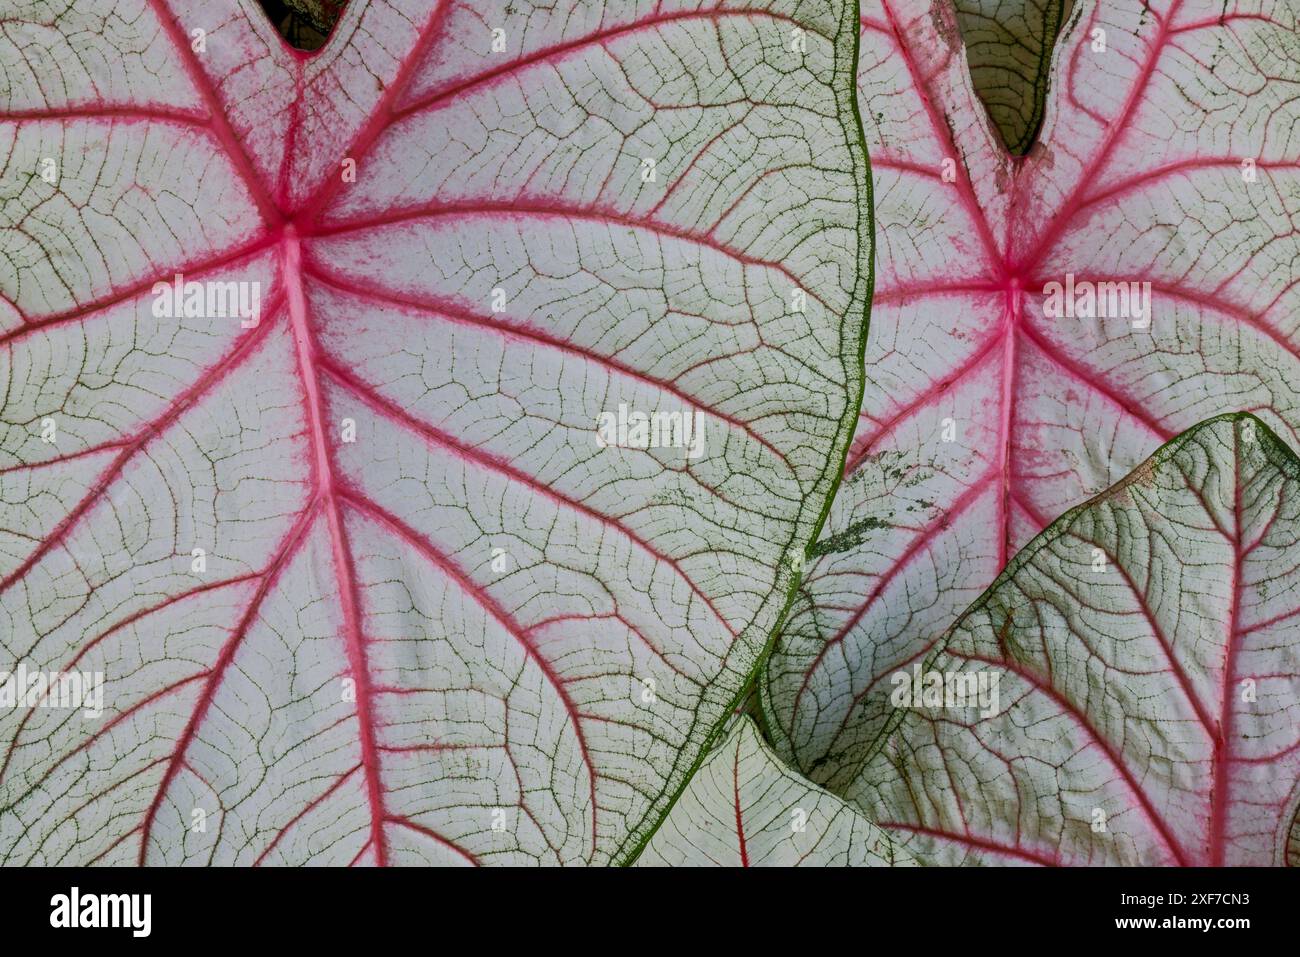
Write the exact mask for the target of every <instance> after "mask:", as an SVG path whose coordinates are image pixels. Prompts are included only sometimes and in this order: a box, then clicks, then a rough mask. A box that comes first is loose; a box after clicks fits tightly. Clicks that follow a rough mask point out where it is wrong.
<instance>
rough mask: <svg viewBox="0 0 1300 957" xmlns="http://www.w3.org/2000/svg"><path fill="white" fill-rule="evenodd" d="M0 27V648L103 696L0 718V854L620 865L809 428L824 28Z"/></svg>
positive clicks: (819, 292) (216, 23) (843, 299)
mask: <svg viewBox="0 0 1300 957" xmlns="http://www.w3.org/2000/svg"><path fill="white" fill-rule="evenodd" d="M3 19H4V28H3V31H0V63H4V64H5V70H6V71H7V72H6V74H5V83H4V84H3V85H2V87H0V88H2V89H3V96H4V99H3V102H2V103H0V117H3V123H2V125H0V135H3V137H4V150H3V154H2V155H3V157H4V166H5V172H4V179H3V182H4V183H5V184H6V186H5V189H6V190H8V193H7V194H6V195H5V197H4V204H3V217H4V221H3V224H0V228H3V236H4V240H3V248H4V251H5V252H4V257H3V260H2V261H0V291H2V292H3V295H4V299H5V304H4V311H3V313H2V314H0V338H2V341H3V346H2V348H3V358H4V362H3V365H0V397H2V398H0V401H2V402H3V405H2V406H0V422H2V423H3V432H2V433H0V448H3V453H2V454H3V458H2V459H0V503H2V504H0V609H2V612H0V655H3V658H2V659H0V666H3V667H5V668H6V669H7V670H16V669H17V668H18V667H21V668H23V669H25V670H26V671H27V672H35V673H40V674H44V675H51V674H53V673H54V672H60V673H66V672H68V671H72V670H75V671H77V672H78V673H84V674H86V675H88V676H94V675H97V674H102V676H103V677H104V684H103V685H102V686H101V688H102V691H103V699H104V700H103V708H104V713H103V714H102V716H99V717H96V716H95V715H94V714H93V713H92V712H93V711H94V710H95V709H93V708H87V709H82V710H79V711H75V712H74V711H70V710H68V709H67V708H62V709H60V708H56V707H53V705H54V704H55V703H56V702H55V698H54V696H53V695H50V696H41V695H40V694H37V696H36V698H37V699H38V700H36V703H35V704H34V705H32V706H30V707H18V708H16V709H10V710H3V711H0V860H3V861H4V862H5V863H65V864H68V863H86V862H92V861H93V862H104V863H119V862H141V863H169V864H175V863H191V862H212V863H240V864H252V863H259V862H260V863H267V864H272V863H342V864H346V863H349V862H356V863H362V864H398V863H408V862H448V863H474V862H477V863H492V862H530V861H538V862H548V863H554V862H562V863H567V862H607V861H615V862H617V861H621V860H625V859H629V858H631V857H632V856H634V854H635V853H636V851H637V849H638V847H639V845H640V843H641V842H643V841H644V839H645V837H646V836H647V834H648V833H649V832H650V830H652V829H653V827H654V826H655V825H656V824H657V823H658V821H659V820H660V819H661V817H662V815H663V814H664V813H665V811H666V809H667V807H668V806H669V804H670V803H671V801H672V800H673V797H674V795H675V794H676V793H677V792H678V791H679V790H680V788H681V787H682V786H683V784H684V782H685V780H686V778H687V776H688V774H689V772H690V770H691V769H692V766H693V765H694V764H695V763H696V762H697V761H698V760H699V759H700V758H701V756H702V749H703V747H704V745H705V743H706V742H707V741H709V740H710V739H711V738H712V736H713V734H714V732H715V730H716V728H717V727H718V726H719V724H720V723H721V722H722V721H723V720H724V718H725V717H726V716H727V715H728V714H730V713H731V708H732V705H733V702H734V701H735V700H736V699H737V698H738V696H739V694H740V692H741V689H742V687H743V685H744V684H745V682H746V680H747V676H748V674H749V673H750V672H751V671H752V670H753V668H754V666H755V663H756V661H757V659H758V656H759V654H760V652H761V651H762V650H763V648H764V647H765V645H766V644H767V642H768V641H769V640H770V638H771V635H772V632H773V630H774V629H775V627H776V624H777V621H778V619H779V617H780V616H781V614H782V612H783V609H784V608H785V607H786V605H787V604H788V601H789V597H790V591H791V587H792V581H793V578H794V574H795V572H794V569H795V568H796V567H797V565H798V561H797V559H798V556H799V555H801V554H802V553H803V548H804V546H805V545H806V544H807V543H808V542H809V541H810V539H811V538H812V536H813V534H814V533H815V529H816V528H817V527H818V525H819V524H820V522H821V518H822V514H823V512H824V509H825V507H826V500H827V497H828V496H829V494H830V490H831V488H832V485H833V483H834V482H835V481H836V480H837V478H838V475H839V473H840V468H841V464H842V458H843V454H844V449H845V447H846V445H847V443H848V441H849V438H850V436H851V433H852V430H853V427H854V417H855V409H856V401H857V398H858V397H859V396H860V390H861V348H862V337H863V333H864V314H865V299H866V290H867V287H868V283H869V274H868V273H867V271H866V268H865V264H867V263H869V262H870V246H869V243H870V234H871V233H870V219H869V212H868V211H867V209H866V204H865V203H864V196H865V194H866V192H867V185H868V184H867V181H866V176H865V169H866V167H865V156H864V155H863V153H862V150H861V127H860V123H859V121H857V119H856V114H855V113H854V109H853V66H854V47H855V41H856V30H855V27H856V20H855V13H854V11H851V10H849V9H847V7H846V5H845V4H844V3H841V2H838V0H825V2H816V0H808V2H793V0H791V2H783V0H771V2H765V0H755V2H750V3H745V4H740V5H721V4H719V5H708V4H706V5H703V6H701V5H697V4H685V5H681V6H680V7H677V6H666V5H663V4H653V3H648V2H647V3H639V4H631V3H627V4H608V5H606V4H601V3H597V2H584V0H570V2H563V3H558V4H557V3H546V4H532V3H527V2H521V0H511V2H494V3H482V2H474V3H472V4H471V3H453V2H441V3H422V4H411V3H408V4H402V5H391V4H387V3H380V2H369V3H367V2H363V0H353V2H351V3H349V4H348V7H347V10H346V12H345V13H344V15H343V16H342V18H341V19H340V21H339V22H338V24H337V26H336V27H335V31H334V33H333V35H332V36H331V38H330V40H329V42H328V43H327V44H326V45H325V46H324V47H323V48H322V50H321V51H320V52H319V53H318V54H316V55H315V56H306V55H304V54H301V53H299V52H297V51H293V50H290V49H289V48H288V47H287V46H285V44H284V43H283V42H282V41H281V39H280V38H279V37H278V36H277V35H276V34H275V31H274V30H273V28H272V26H271V25H270V23H269V22H267V21H266V19H265V17H264V16H263V15H262V14H261V13H260V11H259V10H258V9H257V6H256V5H255V4H254V3H253V2H252V0H242V2H235V0H201V2H200V0H193V2H190V0H173V2H165V0H149V2H144V0H134V2H132V0H125V2H124V0H88V2H85V3H82V2H78V3H77V4H76V5H75V7H68V6H67V5H60V6H59V7H58V8H57V9H55V8H47V7H44V6H41V5H39V4H38V5H31V4H20V5H19V6H18V7H17V8H16V9H15V8H14V7H13V6H12V5H10V6H9V8H8V9H7V10H6V12H5V16H4V18H3ZM226 284H229V285H226ZM195 292H197V298H194V297H193V296H192V295H191V293H195ZM217 292H220V293H222V295H223V296H224V295H226V294H227V293H228V294H229V297H230V299H229V301H228V302H222V301H220V300H219V299H217V298H216V295H215V294H216V293H217ZM173 300H175V301H174V302H173ZM255 302H256V303H257V304H258V308H253V306H254V304H255ZM191 304H192V305H193V309H191V308H190V306H191ZM236 304H237V305H238V306H239V307H240V308H239V309H236V308H235V306H236ZM236 312H237V314H232V313H236ZM651 413H653V414H655V415H656V416H657V418H656V419H655V420H654V422H653V425H654V426H655V429H654V434H653V435H650V434H648V433H649V430H648V429H647V428H646V422H645V421H644V420H643V419H640V418H638V417H640V416H644V415H647V414H651ZM670 416H671V417H675V419H674V418H670ZM688 427H689V432H688V431H687V429H688ZM652 439H654V440H658V441H657V444H655V445H650V444H649V443H650V440H652ZM69 693H70V694H71V692H69ZM58 701H59V702H60V703H64V698H63V697H62V696H60V697H59V699H58Z"/></svg>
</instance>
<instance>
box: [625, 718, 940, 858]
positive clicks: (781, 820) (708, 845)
mask: <svg viewBox="0 0 1300 957" xmlns="http://www.w3.org/2000/svg"><path fill="white" fill-rule="evenodd" d="M911 863H915V862H914V861H912V860H911V858H910V857H908V856H907V855H906V854H903V853H901V852H900V851H899V850H898V849H897V848H896V847H895V845H894V843H893V841H891V840H890V838H889V837H888V836H886V835H885V834H884V832H882V831H881V830H880V829H879V828H878V827H876V826H875V825H874V824H872V823H871V822H870V821H868V820H867V819H866V818H865V817H863V815H862V813H861V812H859V811H857V810H856V809H854V807H853V806H852V805H851V804H847V803H845V802H844V800H843V799H842V798H838V797H836V796H835V795H833V794H831V793H830V792H828V791H824V790H822V789H821V788H819V787H817V786H816V785H814V784H810V783H809V782H808V781H807V779H805V778H803V777H801V776H799V775H798V774H796V773H795V772H794V771H792V770H790V768H788V767H787V766H786V765H784V764H782V763H781V761H780V759H779V758H777V756H776V755H775V754H773V753H772V750H771V748H769V747H768V745H767V743H766V742H765V741H764V740H763V738H762V736H761V735H760V734H759V731H758V728H756V727H755V726H754V722H753V721H752V720H750V718H749V717H747V716H741V717H739V718H737V719H736V721H735V723H734V725H733V726H732V727H731V729H730V730H729V731H728V733H727V735H726V737H725V738H724V739H723V740H722V742H721V743H720V744H719V745H718V746H717V747H716V748H715V749H714V750H713V751H711V752H710V753H709V756H708V758H706V759H705V761H704V764H703V765H702V766H701V767H700V769H699V770H698V771H697V772H696V773H695V775H694V777H692V778H691V782H690V784H689V785H688V786H687V788H686V790H685V791H684V792H682V796H681V798H680V799H679V800H678V801H677V803H676V804H675V805H673V808H672V810H671V811H670V812H669V813H668V817H667V818H666V819H665V820H664V823H663V825H662V826H661V827H660V828H659V830H657V831H656V832H655V834H654V836H653V837H651V838H650V841H649V843H648V844H646V847H645V850H644V851H642V853H641V856H640V857H639V858H638V859H637V864H638V865H639V866H643V867H644V866H654V867H664V866H673V867H682V866H686V867H700V866H709V865H718V866H722V867H798V866H806V867H814V866H820V867H863V866H890V865H905V864H911Z"/></svg>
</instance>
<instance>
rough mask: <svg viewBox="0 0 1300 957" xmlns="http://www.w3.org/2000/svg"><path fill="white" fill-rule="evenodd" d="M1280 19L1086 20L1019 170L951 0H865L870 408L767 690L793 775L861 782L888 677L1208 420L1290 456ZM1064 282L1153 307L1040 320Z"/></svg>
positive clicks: (1290, 176)
mask: <svg viewBox="0 0 1300 957" xmlns="http://www.w3.org/2000/svg"><path fill="white" fill-rule="evenodd" d="M1296 16H1297V12H1296V10H1295V8H1294V6H1293V5H1289V4H1286V3H1274V2H1268V0H1241V2H1234V3H1230V4H1229V5H1228V6H1227V7H1224V6H1223V5H1222V4H1220V3H1218V2H1214V3H1210V2H1198V0H1162V2H1155V3H1142V2H1139V0H1115V2H1105V3H1096V2H1088V3H1082V4H1080V5H1079V6H1078V8H1077V9H1076V12H1075V14H1074V15H1073V16H1072V18H1071V23H1070V25H1069V28H1068V32H1067V34H1066V36H1065V37H1064V38H1063V40H1062V41H1061V42H1060V43H1058V45H1057V49H1056V54H1055V58H1054V64H1055V65H1054V74H1053V78H1052V84H1051V90H1050V93H1049V96H1048V101H1047V104H1048V105H1047V111H1046V118H1045V120H1044V124H1043V130H1042V133H1041V136H1040V141H1039V143H1038V144H1037V145H1036V146H1035V147H1034V148H1033V150H1032V151H1031V152H1030V154H1029V155H1028V157H1026V158H1025V159H1023V160H1020V159H1017V158H1013V157H1011V156H1009V155H1008V154H1007V153H1006V151H1005V150H1004V149H1003V148H1002V147H1001V146H1000V145H999V144H998V142H997V139H996V136H995V134H994V133H993V131H992V129H991V128H990V125H989V122H988V120H987V117H986V115H985V112H984V111H983V110H982V109H981V108H980V106H979V104H978V102H977V100H976V99H975V95H974V93H973V91H972V88H971V83H970V78H969V75H968V71H967V68H966V62H965V58H964V56H963V51H962V48H961V45H960V41H959V37H958V30H957V28H956V25H955V22H954V19H953V15H952V12H951V8H950V7H949V6H947V0H936V2H931V0H869V2H867V3H866V4H864V6H863V10H862V17H863V34H862V52H861V63H860V73H859V86H860V94H861V103H862V112H863V116H864V121H865V123H866V126H867V139H868V146H869V148H870V150H871V160H872V170H873V182H874V197H875V202H876V216H877V222H878V244H877V260H876V261H877V273H876V292H875V296H874V300H873V306H872V333H871V341H870V345H869V348H868V363H867V368H868V372H867V392H866V398H865V400H864V406H863V412H862V419H861V423H860V427H859V430H858V434H857V436H856V438H855V440H854V444H853V447H852V449H851V451H850V456H849V464H848V468H847V473H848V474H847V476H846V480H845V483H844V485H843V486H842V487H841V490H840V492H839V494H838V495H837V498H836V501H835V503H834V505H833V507H832V510H831V513H830V516H829V518H828V521H827V526H826V530H825V533H824V536H823V538H824V540H823V541H822V542H821V544H820V545H819V549H818V550H819V551H820V552H822V554H821V555H820V556H819V557H818V558H817V560H816V561H815V563H813V564H811V565H810V567H809V570H808V574H807V576H806V579H805V582H804V584H803V587H802V590H801V592H800V595H799V596H798V598H797V599H796V604H795V606H794V607H793V609H792V612H791V618H790V622H789V625H788V627H787V628H786V629H785V630H784V633H783V636H782V639H781V641H780V642H779V644H778V646H777V648H776V650H775V652H774V654H773V656H772V659H771V662H770V666H769V667H768V669H767V672H766V675H765V680H764V686H763V692H764V701H765V709H766V711H767V715H768V719H769V720H768V727H769V728H770V729H771V730H772V733H773V735H774V738H775V744H776V746H777V751H778V753H779V754H781V755H782V756H783V757H785V758H786V759H788V760H790V761H792V763H794V764H795V766H797V767H799V768H800V769H802V770H804V771H805V772H806V773H808V774H809V775H810V776H811V777H812V779H813V780H814V781H816V782H818V783H820V784H823V785H826V786H827V787H829V788H831V790H833V791H836V792H837V793H838V792H841V791H842V789H844V788H847V787H848V786H849V785H850V784H851V783H852V782H853V781H855V780H856V778H857V776H858V773H859V770H860V768H861V765H862V762H863V761H864V760H865V757H866V754H867V751H868V750H869V748H870V746H871V745H872V743H873V742H874V741H876V739H877V737H878V736H879V734H880V732H881V722H882V720H883V716H884V715H885V714H887V712H888V709H887V708H880V707H876V706H875V705H873V703H872V701H871V699H872V698H873V696H876V695H879V694H880V693H881V692H882V690H883V691H884V692H886V693H887V692H888V690H889V689H888V688H887V687H886V688H882V682H883V680H884V676H886V675H888V674H891V673H893V672H894V671H895V670H896V669H898V668H906V667H910V666H911V665H912V663H913V662H915V661H917V660H918V659H919V658H920V657H921V656H923V655H924V654H925V652H926V650H927V649H928V648H929V647H930V645H931V643H932V642H933V641H934V639H935V638H936V637H937V636H938V635H940V634H942V633H944V632H945V631H946V630H947V629H948V628H949V627H950V626H951V624H952V623H953V621H954V620H955V619H956V618H957V616H958V615H959V614H961V612H962V611H963V610H964V609H965V608H966V607H967V606H968V605H969V604H970V603H971V602H972V601H974V600H975V599H976V598H977V597H978V596H979V594H980V593H981V592H982V591H983V590H984V588H985V587H986V586H987V585H988V584H989V583H990V582H991V581H992V580H993V578H994V577H995V576H996V574H997V573H998V571H999V570H1000V569H1002V568H1003V567H1004V565H1005V564H1006V562H1007V559H1008V557H1009V556H1010V555H1013V554H1015V552H1016V551H1017V550H1018V549H1019V548H1020V547H1022V546H1023V545H1024V544H1025V543H1026V542H1027V541H1029V540H1030V539H1031V538H1032V537H1033V536H1034V535H1035V534H1037V533H1038V532H1039V531H1041V530H1042V529H1043V528H1044V527H1045V526H1046V525H1047V524H1048V523H1049V522H1050V521H1051V520H1052V519H1053V518H1054V517H1055V516H1058V515H1060V514H1061V513H1062V512H1064V511H1065V510H1066V509H1067V508H1069V507H1071V506H1073V505H1076V504H1078V503H1079V502H1080V501H1082V500H1084V499H1086V498H1088V497H1089V496H1091V495H1094V494H1096V493H1098V492H1100V491H1102V490H1103V489H1105V488H1108V487H1109V486H1110V485H1112V484H1113V483H1114V482H1115V481H1117V480H1118V479H1119V478H1121V477H1122V476H1123V475H1125V474H1127V472H1128V471H1130V470H1131V469H1132V468H1133V467H1135V466H1136V465H1137V464H1138V463H1139V462H1141V461H1143V459H1145V458H1146V457H1147V456H1148V455H1149V454H1150V453H1151V452H1152V451H1153V450H1154V449H1155V448H1156V447H1158V446H1159V445H1160V444H1161V443H1162V442H1163V441H1165V440H1167V439H1169V438H1170V437H1172V436H1173V435H1175V434H1177V433H1179V432H1180V431H1182V430H1185V429H1187V428H1190V427H1191V426H1193V425H1194V424H1196V423H1197V422H1200V421H1203V420H1205V419H1207V418H1210V417H1212V416H1214V415H1217V414H1220V413H1222V412H1225V411H1233V410H1251V411H1255V412H1257V413H1258V414H1259V416H1260V417H1261V418H1262V419H1263V420H1265V421H1266V422H1267V423H1268V424H1269V426H1270V427H1272V428H1273V429H1275V430H1276V431H1277V432H1278V433H1279V434H1280V435H1282V437H1283V438H1284V439H1285V440H1286V441H1287V442H1295V440H1296V431H1295V429H1296V427H1297V426H1300V358H1298V355H1300V331H1298V328H1300V325H1298V324H1300V231H1298V230H1297V223H1300V132H1298V131H1300V39H1298V35H1297V21H1296ZM1069 282H1077V283H1079V284H1080V285H1079V286H1078V287H1077V288H1078V289H1084V288H1088V287H1089V285H1090V284H1091V286H1092V287H1093V289H1094V291H1095V290H1096V289H1098V288H1101V289H1103V290H1104V291H1106V287H1103V286H1101V284H1103V283H1110V282H1125V283H1128V282H1135V283H1138V284H1139V285H1138V287H1137V291H1138V293H1139V301H1140V296H1141V291H1142V287H1141V285H1140V284H1141V283H1144V282H1149V283H1150V308H1149V310H1148V311H1147V315H1146V316H1136V315H1127V316H1126V315H1124V314H1123V310H1122V308H1114V309H1112V308H1111V307H1110V305H1109V303H1110V297H1109V295H1103V298H1104V299H1106V300H1107V302H1108V305H1107V312H1108V313H1109V314H1103V313H1102V311H1101V310H1098V309H1096V308H1095V307H1094V309H1093V313H1094V316H1093V317H1084V316H1078V317H1060V318H1056V317H1051V316H1049V315H1047V314H1046V311H1045V308H1046V307H1047V306H1048V302H1047V296H1046V295H1045V293H1047V292H1048V291H1049V286H1048V284H1049V283H1060V284H1062V285H1065V284H1066V283H1069ZM1110 289H1112V290H1117V289H1118V287H1110ZM1078 301H1079V302H1080V303H1081V304H1083V305H1085V306H1086V298H1084V297H1082V295H1080V298H1079V300H1078ZM1052 305H1053V307H1054V306H1055V305H1056V304H1055V303H1053V304H1052ZM1116 306H1117V307H1121V306H1122V304H1121V303H1118V302H1116ZM1085 311H1087V310H1086V309H1085Z"/></svg>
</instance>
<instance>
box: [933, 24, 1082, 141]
mask: <svg viewBox="0 0 1300 957" xmlns="http://www.w3.org/2000/svg"><path fill="white" fill-rule="evenodd" d="M953 6H954V8H955V10H956V12H957V25H958V26H960V27H961V34H962V39H963V40H964V42H965V46H966V57H967V59H968V60H969V62H970V73H971V80H972V81H973V83H974V85H975V92H976V93H978V94H979V98H980V100H981V101H983V103H984V106H985V107H986V108H987V109H988V111H989V116H990V117H991V118H992V120H993V123H994V125H995V126H996V127H997V129H998V132H999V133H1000V134H1001V135H1002V141H1003V142H1004V143H1006V144H1007V147H1008V148H1009V149H1010V150H1011V152H1013V153H1024V152H1025V151H1026V150H1027V149H1029V146H1030V144H1031V143H1033V141H1034V136H1035V135H1037V133H1038V126H1039V124H1040V123H1041V122H1042V120H1043V101H1044V100H1045V99H1046V97H1047V84H1048V80H1049V78H1050V73H1049V71H1048V69H1047V66H1048V63H1050V62H1051V57H1052V47H1053V45H1054V44H1055V43H1056V34H1057V31H1058V30H1060V28H1061V24H1062V23H1063V22H1064V21H1065V18H1066V16H1067V13H1068V8H1069V6H1070V4H1069V2H1068V0H954V3H953Z"/></svg>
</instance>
